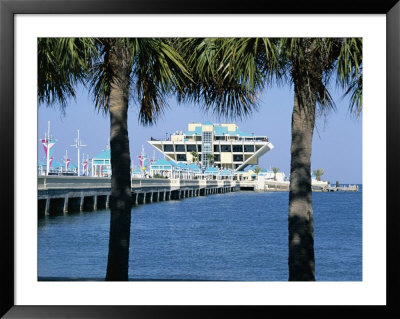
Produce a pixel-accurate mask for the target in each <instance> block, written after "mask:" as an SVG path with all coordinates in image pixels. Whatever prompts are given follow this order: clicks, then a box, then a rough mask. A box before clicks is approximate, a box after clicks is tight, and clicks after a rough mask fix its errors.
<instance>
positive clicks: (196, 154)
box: [190, 151, 199, 164]
mask: <svg viewBox="0 0 400 319" xmlns="http://www.w3.org/2000/svg"><path fill="white" fill-rule="evenodd" d="M190 154H191V155H192V161H193V162H194V163H196V164H198V162H199V153H197V152H196V151H191V152H190Z"/></svg>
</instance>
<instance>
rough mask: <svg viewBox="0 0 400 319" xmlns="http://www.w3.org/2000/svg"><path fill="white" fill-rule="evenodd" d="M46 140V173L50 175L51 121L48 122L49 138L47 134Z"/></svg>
mask: <svg viewBox="0 0 400 319" xmlns="http://www.w3.org/2000/svg"><path fill="white" fill-rule="evenodd" d="M45 140H46V148H47V154H46V175H49V169H50V165H49V162H50V150H49V142H50V121H48V122H47V139H46V136H45Z"/></svg>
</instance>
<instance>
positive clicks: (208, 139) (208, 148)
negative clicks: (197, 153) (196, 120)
mask: <svg viewBox="0 0 400 319" xmlns="http://www.w3.org/2000/svg"><path fill="white" fill-rule="evenodd" d="M201 137H202V141H201V144H202V151H201V152H202V154H203V158H202V161H201V164H202V166H203V167H208V166H209V163H208V156H207V155H208V154H212V138H213V136H212V132H208V131H203V133H202V136H201Z"/></svg>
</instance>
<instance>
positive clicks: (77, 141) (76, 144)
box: [71, 130, 86, 176]
mask: <svg viewBox="0 0 400 319" xmlns="http://www.w3.org/2000/svg"><path fill="white" fill-rule="evenodd" d="M71 146H75V147H76V148H77V149H78V176H80V175H81V169H80V165H81V161H80V159H81V153H80V151H81V147H83V146H86V145H83V144H81V140H80V138H79V130H78V139H77V140H76V143H75V144H74V145H71Z"/></svg>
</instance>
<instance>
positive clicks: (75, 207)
mask: <svg viewBox="0 0 400 319" xmlns="http://www.w3.org/2000/svg"><path fill="white" fill-rule="evenodd" d="M131 190H132V205H137V204H145V203H151V202H155V201H165V200H179V199H183V198H186V197H193V196H206V195H209V194H221V193H226V192H233V191H236V190H239V185H238V184H237V183H236V181H230V180H184V179H163V178H133V179H132V180H131ZM110 192H111V179H110V178H102V177H82V176H80V177H78V176H38V216H39V217H43V216H45V215H53V214H61V213H62V214H66V213H68V212H74V211H90V210H97V209H105V208H109V203H110Z"/></svg>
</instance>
